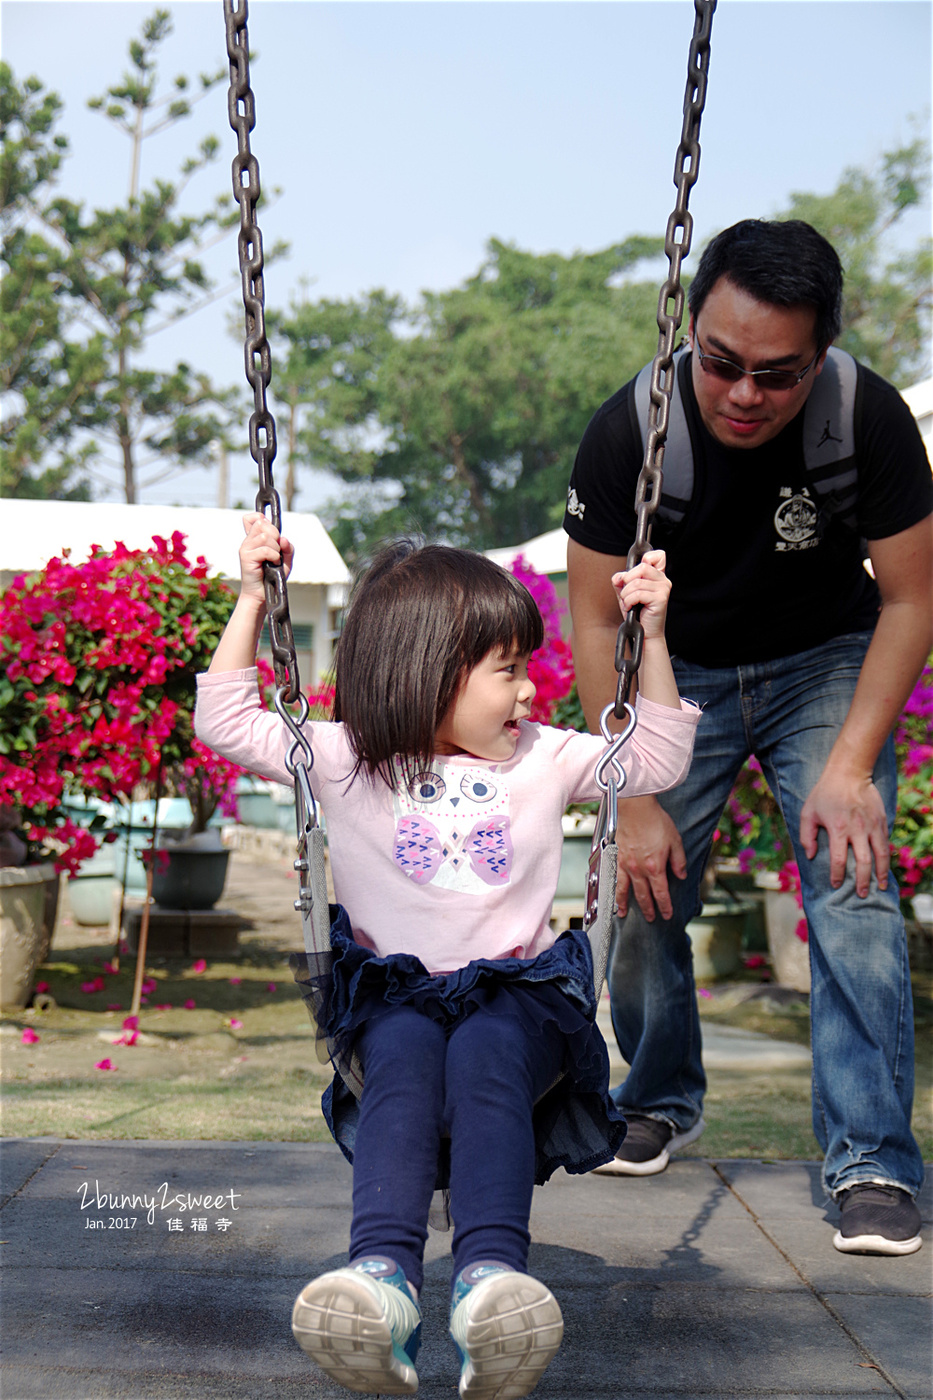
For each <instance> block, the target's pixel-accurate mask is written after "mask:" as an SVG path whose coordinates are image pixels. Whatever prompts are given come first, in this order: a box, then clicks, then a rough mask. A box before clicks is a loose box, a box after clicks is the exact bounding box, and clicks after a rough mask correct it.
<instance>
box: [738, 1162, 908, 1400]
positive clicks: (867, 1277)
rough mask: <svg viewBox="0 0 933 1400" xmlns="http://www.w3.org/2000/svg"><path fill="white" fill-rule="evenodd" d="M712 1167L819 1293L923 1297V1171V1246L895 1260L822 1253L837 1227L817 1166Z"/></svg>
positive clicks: (759, 1164) (749, 1164)
mask: <svg viewBox="0 0 933 1400" xmlns="http://www.w3.org/2000/svg"><path fill="white" fill-rule="evenodd" d="M716 1168H717V1171H718V1172H719V1173H720V1174H721V1175H722V1177H723V1178H724V1180H725V1181H727V1182H728V1183H729V1185H730V1187H731V1188H732V1190H733V1191H734V1192H735V1194H736V1196H737V1198H738V1199H739V1200H741V1201H742V1202H743V1203H744V1204H745V1206H746V1207H747V1208H748V1210H749V1213H750V1214H751V1215H752V1217H753V1218H754V1219H755V1220H756V1222H757V1223H758V1225H759V1226H760V1228H761V1229H762V1230H763V1231H764V1232H766V1234H767V1236H768V1238H770V1239H771V1240H773V1241H774V1243H775V1245H776V1246H777V1247H778V1248H779V1249H780V1250H782V1251H783V1252H784V1253H785V1254H786V1255H787V1256H789V1257H790V1258H791V1259H792V1260H793V1262H794V1266H795V1267H796V1268H797V1269H798V1270H799V1271H800V1273H801V1275H802V1276H803V1277H804V1278H805V1279H806V1280H807V1282H808V1283H809V1285H810V1286H811V1287H813V1288H815V1289H817V1290H818V1291H820V1292H821V1293H831V1292H840V1293H843V1292H844V1293H871V1294H875V1295H883V1294H889V1295H892V1296H894V1295H901V1296H905V1297H908V1296H921V1297H926V1296H929V1295H930V1292H931V1289H933V1250H931V1248H930V1243H931V1234H933V1232H931V1224H933V1179H931V1177H933V1174H931V1173H929V1172H928V1173H927V1177H926V1180H925V1182H924V1184H923V1186H922V1188H921V1190H920V1193H919V1195H918V1197H917V1204H918V1206H919V1208H920V1214H921V1218H922V1220H923V1226H922V1229H921V1235H922V1237H923V1239H924V1240H925V1242H926V1243H925V1246H924V1248H922V1249H921V1250H920V1251H919V1252H918V1253H917V1254H911V1255H908V1256H907V1257H906V1258H901V1259H897V1258H887V1257H884V1256H880V1255H872V1254H840V1253H839V1251H838V1250H835V1249H832V1248H830V1249H827V1248H826V1244H827V1241H828V1240H830V1239H831V1237H832V1235H833V1234H835V1232H836V1229H837V1227H838V1224H839V1207H838V1205H837V1204H836V1202H835V1201H833V1200H832V1199H831V1198H830V1197H829V1196H827V1194H826V1192H825V1191H824V1189H823V1186H822V1182H821V1177H820V1167H819V1164H818V1163H816V1162H812V1163H809V1164H803V1163H794V1162H774V1163H770V1164H765V1163H762V1162H757V1163H756V1162H737V1161H721V1162H718V1163H716ZM930 1390H931V1394H933V1385H931V1387H930Z"/></svg>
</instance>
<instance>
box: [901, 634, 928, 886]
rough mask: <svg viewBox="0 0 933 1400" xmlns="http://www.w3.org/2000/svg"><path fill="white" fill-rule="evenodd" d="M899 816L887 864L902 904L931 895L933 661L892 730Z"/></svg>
mask: <svg viewBox="0 0 933 1400" xmlns="http://www.w3.org/2000/svg"><path fill="white" fill-rule="evenodd" d="M894 742H895V745H896V747H897V761H898V785H897V817H896V818H895V822H894V830H893V832H892V833H891V863H892V865H893V868H894V874H895V876H896V877H897V883H898V885H899V886H900V889H901V898H902V899H905V900H906V899H912V898H913V896H914V895H915V894H928V893H933V657H931V658H930V660H929V661H928V662H927V664H926V666H924V668H923V674H922V675H921V677H920V679H919V681H918V682H917V684H916V685H915V686H914V689H913V693H912V695H911V697H910V699H909V700H908V701H907V704H906V705H905V707H904V713H903V714H902V715H901V718H900V722H899V723H898V726H897V728H896V729H895V731H894Z"/></svg>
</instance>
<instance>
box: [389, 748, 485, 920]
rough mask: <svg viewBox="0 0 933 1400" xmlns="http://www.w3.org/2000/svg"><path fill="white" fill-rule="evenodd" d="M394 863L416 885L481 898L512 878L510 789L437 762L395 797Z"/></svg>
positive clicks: (479, 772) (475, 771) (477, 772)
mask: <svg viewBox="0 0 933 1400" xmlns="http://www.w3.org/2000/svg"><path fill="white" fill-rule="evenodd" d="M393 805H394V812H395V852H394V854H395V862H396V864H397V865H398V866H399V867H400V868H401V869H402V870H403V871H404V872H405V874H406V875H407V876H408V878H409V879H410V880H413V881H414V882H415V884H417V885H428V884H431V885H436V886H438V887H440V888H441V889H447V890H457V891H458V892H459V893H461V894H482V893H483V892H484V891H486V890H488V889H489V887H490V885H492V886H497V885H507V884H508V883H509V880H510V878H511V873H512V839H511V836H510V833H509V789H508V784H507V782H506V781H505V779H504V778H503V776H502V774H501V773H498V772H494V771H491V770H490V769H489V768H463V767H460V766H455V765H453V764H448V763H444V762H442V761H440V760H435V762H434V764H433V765H432V767H431V768H430V769H426V770H425V771H424V772H422V773H419V774H417V775H416V777H415V778H414V779H413V781H412V782H410V783H407V784H406V783H405V781H404V779H403V778H401V777H400V779H399V783H398V785H397V787H396V791H395V797H394V804H393Z"/></svg>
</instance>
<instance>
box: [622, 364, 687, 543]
mask: <svg viewBox="0 0 933 1400" xmlns="http://www.w3.org/2000/svg"><path fill="white" fill-rule="evenodd" d="M686 354H687V351H686V350H678V352H677V354H676V355H675V356H674V359H673V366H674V383H673V387H672V390H671V409H670V416H669V418H668V426H667V439H666V441H665V444H664V468H663V472H662V476H663V480H662V482H661V499H660V501H659V502H658V514H659V515H660V516H661V519H662V520H664V521H666V523H667V524H668V525H671V526H674V525H680V524H681V522H682V521H683V518H684V516H685V515H686V514H687V509H688V507H689V505H690V502H691V500H692V499H693V443H692V442H691V439H690V429H689V427H688V426H687V415H686V413H685V412H684V399H683V393H682V392H681V387H680V375H681V372H682V371H681V366H682V365H683V362H684V357H685V356H686ZM651 368H652V366H651V365H650V364H648V365H645V367H644V369H642V370H639V372H638V376H637V378H636V380H635V392H634V394H633V396H632V403H633V407H634V413H635V426H636V428H637V430H638V433H639V435H640V437H641V445H642V448H643V449H644V446H645V439H646V437H647V435H648V414H649V412H650V409H651Z"/></svg>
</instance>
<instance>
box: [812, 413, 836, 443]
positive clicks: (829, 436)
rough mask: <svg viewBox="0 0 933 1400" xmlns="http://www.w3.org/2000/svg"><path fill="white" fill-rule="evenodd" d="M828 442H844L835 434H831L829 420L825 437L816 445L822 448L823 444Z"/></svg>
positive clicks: (824, 430)
mask: <svg viewBox="0 0 933 1400" xmlns="http://www.w3.org/2000/svg"><path fill="white" fill-rule="evenodd" d="M827 442H842V438H840V437H836V436H835V435H834V434H833V433H831V432H830V430H829V419H828V418H827V420H826V427H825V428H824V429H823V436H822V437H821V438H820V440H819V442H818V443H817V444H816V445H817V447H822V446H823V444H824V443H827Z"/></svg>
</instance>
